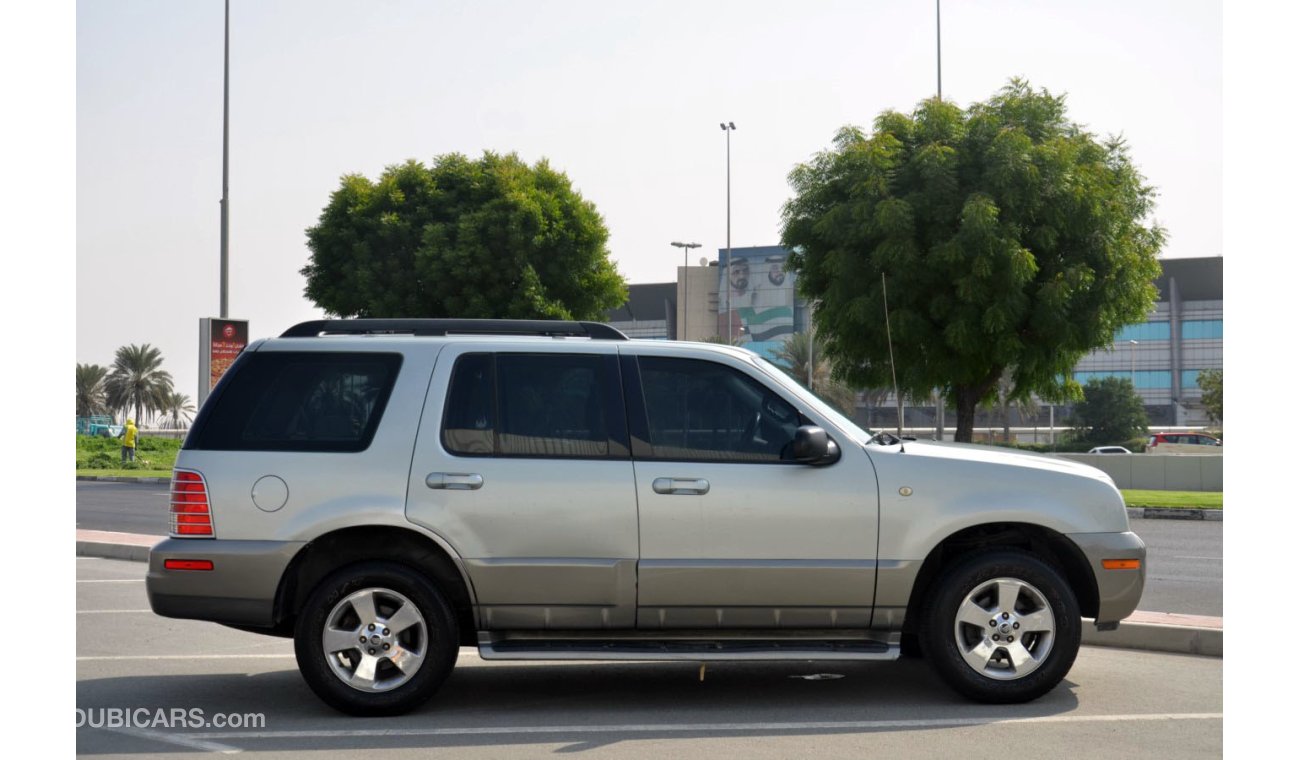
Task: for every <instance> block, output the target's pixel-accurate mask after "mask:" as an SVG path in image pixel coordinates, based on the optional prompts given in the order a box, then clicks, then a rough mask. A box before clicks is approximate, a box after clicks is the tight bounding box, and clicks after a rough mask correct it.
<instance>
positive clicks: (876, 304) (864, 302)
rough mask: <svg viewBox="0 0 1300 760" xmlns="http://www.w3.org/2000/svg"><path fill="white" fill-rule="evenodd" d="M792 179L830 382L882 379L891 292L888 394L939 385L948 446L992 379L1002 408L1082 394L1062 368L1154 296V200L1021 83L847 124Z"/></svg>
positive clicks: (1124, 163)
mask: <svg viewBox="0 0 1300 760" xmlns="http://www.w3.org/2000/svg"><path fill="white" fill-rule="evenodd" d="M790 184H791V186H792V188H793V190H794V197H793V198H792V199H791V200H790V201H789V202H788V203H787V204H786V206H785V208H784V211H783V230H782V243H783V244H784V245H785V246H786V247H788V248H791V249H792V250H793V251H794V253H793V255H791V257H790V259H789V263H788V265H787V266H788V267H789V268H790V269H791V270H792V271H794V272H796V273H797V274H798V278H799V279H798V283H799V289H800V292H801V293H802V294H803V295H804V296H805V297H806V298H808V299H810V300H813V301H815V302H817V303H818V306H817V308H816V310H815V312H814V319H815V320H816V324H817V329H818V332H819V333H820V334H821V335H822V337H823V339H824V340H825V342H826V349H827V352H828V354H829V355H830V357H831V359H832V360H833V361H834V363H835V366H836V371H837V373H839V374H840V375H841V376H842V377H843V379H845V380H846V381H847V382H849V383H850V384H852V385H855V386H858V387H889V386H890V385H891V382H892V381H891V378H890V368H889V344H888V342H887V340H886V332H885V298H884V296H885V295H886V293H887V295H888V305H889V320H890V326H891V328H892V333H893V342H894V348H895V351H894V360H895V361H896V363H897V369H898V384H899V389H900V391H901V392H902V393H905V394H908V395H912V396H917V397H924V396H928V395H929V394H930V392H931V390H932V389H934V388H938V389H940V390H941V392H942V393H943V394H944V396H945V398H947V399H948V400H949V402H950V403H952V405H953V406H954V407H955V408H956V410H957V432H956V438H957V440H961V441H969V440H970V438H971V433H972V431H973V426H974V415H975V409H976V406H977V405H978V404H979V402H980V401H982V400H985V399H988V398H990V397H991V396H992V395H993V394H994V393H995V392H996V389H997V384H998V380H999V378H1000V377H1002V375H1003V372H1004V371H1010V374H1011V392H1010V398H1011V399H1012V400H1016V399H1023V398H1029V397H1030V395H1031V394H1035V393H1036V394H1038V395H1039V396H1041V397H1043V398H1049V399H1053V400H1065V399H1067V398H1078V397H1079V394H1080V388H1079V386H1078V383H1076V382H1075V381H1074V380H1073V377H1072V370H1073V367H1074V365H1075V364H1076V363H1077V362H1078V361H1079V359H1080V358H1082V356H1083V355H1084V354H1085V353H1087V352H1088V351H1090V350H1092V349H1094V348H1098V347H1101V346H1106V345H1109V344H1111V342H1112V341H1113V339H1114V333H1115V331H1116V330H1117V329H1119V328H1120V327H1123V326H1124V325H1126V324H1131V323H1134V322H1141V321H1143V320H1144V319H1145V316H1146V314H1147V313H1148V312H1149V311H1150V309H1151V307H1152V305H1153V304H1154V301H1155V296H1156V290H1155V287H1154V285H1153V284H1152V283H1153V280H1154V279H1155V278H1156V277H1157V276H1158V275H1159V272H1160V270H1159V264H1158V262H1157V260H1156V254H1157V253H1158V252H1159V250H1160V247H1161V245H1162V244H1163V241H1164V232H1163V230H1162V229H1160V228H1159V227H1158V226H1156V225H1154V224H1147V223H1146V218H1147V216H1148V215H1149V214H1150V213H1151V211H1152V208H1153V203H1154V197H1155V190H1154V189H1153V188H1152V187H1150V186H1149V185H1147V184H1146V181H1145V179H1144V178H1143V176H1142V175H1141V174H1140V173H1139V172H1138V170H1137V169H1136V168H1135V167H1134V165H1133V163H1132V161H1131V160H1130V158H1129V155H1128V150H1127V148H1126V146H1125V144H1124V142H1123V140H1122V139H1120V138H1109V139H1106V140H1103V141H1098V140H1097V139H1096V138H1094V137H1093V135H1091V134H1089V133H1088V132H1087V131H1085V130H1084V129H1083V128H1082V127H1081V126H1079V125H1077V124H1074V123H1072V122H1070V121H1069V120H1068V118H1067V116H1066V108H1065V99H1064V97H1058V96H1054V95H1052V94H1050V93H1048V92H1047V91H1045V90H1039V91H1036V90H1034V89H1032V88H1031V87H1030V86H1029V85H1028V84H1027V83H1025V82H1023V81H1019V80H1012V81H1011V83H1010V84H1008V85H1007V86H1006V87H1005V88H1003V89H1002V90H1001V91H1000V92H999V93H997V94H996V95H994V96H993V97H992V98H990V99H989V100H988V101H987V102H982V103H975V104H973V105H971V106H970V107H969V108H967V109H965V110H962V109H961V108H959V107H958V106H956V105H955V104H953V103H949V102H946V101H941V100H938V99H931V100H927V101H925V102H923V103H921V104H920V105H919V106H917V108H916V110H915V111H913V112H912V113H911V114H910V115H909V114H903V113H898V112H894V111H888V112H885V113H883V114H881V115H880V116H879V117H877V119H876V121H875V126H874V130H873V131H872V132H871V133H870V134H867V133H866V132H864V131H863V130H861V129H859V128H857V127H845V128H844V129H842V130H840V132H839V133H838V134H837V135H836V137H835V141H834V146H833V148H832V149H830V150H827V151H823V152H821V153H818V154H817V155H816V156H815V157H814V158H813V159H812V160H811V161H810V162H809V163H806V164H802V165H800V166H797V167H796V168H795V169H794V170H793V172H791V174H790ZM882 274H883V275H884V279H885V282H884V283H882V277H881V275H882Z"/></svg>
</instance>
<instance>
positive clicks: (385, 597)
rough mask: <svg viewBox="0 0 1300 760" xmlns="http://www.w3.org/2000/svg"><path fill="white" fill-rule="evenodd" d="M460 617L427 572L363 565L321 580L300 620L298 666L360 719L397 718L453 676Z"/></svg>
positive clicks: (316, 687) (325, 695) (330, 699)
mask: <svg viewBox="0 0 1300 760" xmlns="http://www.w3.org/2000/svg"><path fill="white" fill-rule="evenodd" d="M458 642H459V636H458V632H457V628H456V618H455V616H454V615H453V614H452V611H451V608H450V607H449V606H448V605H447V602H446V600H444V599H443V597H442V595H441V594H439V593H438V590H437V589H436V588H435V587H434V586H433V584H431V583H430V582H429V580H428V579H427V578H425V577H424V576H423V575H421V574H419V573H417V572H415V571H414V570H411V569H410V568H408V567H406V566H404V565H399V564H395V563H391V562H363V563H360V564H356V565H352V566H349V567H346V568H343V569H342V570H339V571H338V572H335V573H334V574H332V575H330V576H329V577H327V578H326V579H325V580H323V581H321V583H320V585H319V586H317V587H316V590H315V591H313V592H312V594H311V596H310V597H309V598H308V600H307V604H306V605H305V606H304V607H303V610H302V612H301V614H300V615H299V616H298V622H297V626H296V629H295V631H294V651H295V653H296V654H297V658H298V669H299V670H300V671H301V672H302V675H303V678H305V679H306V681H307V685H308V686H310V687H311V689H312V691H314V692H316V695H317V696H319V697H320V698H321V699H323V700H324V701H325V702H326V703H328V704H329V705H330V706H331V707H334V708H335V709H337V710H341V711H343V712H346V713H350V714H352V715H396V714H400V713H404V712H407V711H408V710H411V709H413V708H415V707H417V706H419V705H420V704H422V703H424V702H425V701H426V700H428V699H429V697H431V696H433V693H434V692H435V691H437V689H438V687H439V686H441V685H442V682H443V681H444V680H446V678H447V676H448V675H449V674H450V673H451V669H452V666H453V665H454V664H455V662H456V654H457V652H458V650H459V644H458Z"/></svg>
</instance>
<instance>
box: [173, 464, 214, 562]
mask: <svg viewBox="0 0 1300 760" xmlns="http://www.w3.org/2000/svg"><path fill="white" fill-rule="evenodd" d="M171 504H172V506H171V516H172V535H173V536H190V537H197V536H211V535H212V511H211V510H210V509H209V508H208V488H207V485H206V484H205V483H204V482H203V476H202V475H200V474H198V473H197V472H191V471H189V470H176V471H174V472H173V473H172V498H171ZM169 561H170V560H169ZM188 569H208V570H210V569H212V568H210V567H209V568H188Z"/></svg>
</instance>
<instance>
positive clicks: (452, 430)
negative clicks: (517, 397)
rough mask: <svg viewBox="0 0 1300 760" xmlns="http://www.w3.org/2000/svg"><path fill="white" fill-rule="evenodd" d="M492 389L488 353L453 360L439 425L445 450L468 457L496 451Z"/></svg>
mask: <svg viewBox="0 0 1300 760" xmlns="http://www.w3.org/2000/svg"><path fill="white" fill-rule="evenodd" d="M495 387H496V379H495V373H494V371H493V362H492V355H491V354H466V355H464V356H462V357H460V359H458V360H457V361H456V367H455V369H454V370H453V371H452V373H451V389H450V390H448V392H447V411H446V413H445V414H444V415H443V424H442V444H443V446H445V447H446V449H447V450H448V451H450V452H452V453H454V454H468V455H470V456H485V455H491V454H492V453H493V452H495V451H496V440H497V439H496V402H495V400H494V398H493V394H494V389H495Z"/></svg>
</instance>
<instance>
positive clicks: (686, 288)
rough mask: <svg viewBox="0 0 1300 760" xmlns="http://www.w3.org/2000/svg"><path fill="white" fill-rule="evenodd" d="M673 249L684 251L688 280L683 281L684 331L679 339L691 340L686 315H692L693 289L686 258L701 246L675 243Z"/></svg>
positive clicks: (683, 256)
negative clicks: (691, 296)
mask: <svg viewBox="0 0 1300 760" xmlns="http://www.w3.org/2000/svg"><path fill="white" fill-rule="evenodd" d="M673 247H675V248H680V249H682V268H683V269H685V270H686V271H684V272H682V277H685V278H686V279H684V280H682V330H681V335H679V336H677V339H678V340H689V336H687V334H686V315H687V314H688V313H690V310H691V301H690V298H689V297H688V296H690V293H691V290H690V288H691V273H690V266H691V265H690V263H688V262H687V261H686V257H687V255H688V254H689V253H690V252H691V249H692V248H699V247H700V244H699V243H677V242H674V243H673Z"/></svg>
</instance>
